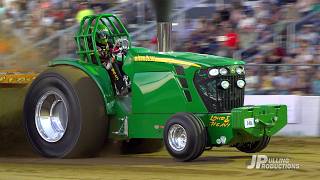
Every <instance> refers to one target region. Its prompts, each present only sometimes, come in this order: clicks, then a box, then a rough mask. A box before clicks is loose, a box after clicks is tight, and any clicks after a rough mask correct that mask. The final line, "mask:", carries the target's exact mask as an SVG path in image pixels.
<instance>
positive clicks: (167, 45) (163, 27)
mask: <svg viewBox="0 0 320 180" xmlns="http://www.w3.org/2000/svg"><path fill="white" fill-rule="evenodd" d="M152 3H153V6H154V8H155V10H156V16H157V38H158V51H159V52H168V51H171V50H172V40H171V33H172V22H171V17H170V13H171V5H172V0H152Z"/></svg>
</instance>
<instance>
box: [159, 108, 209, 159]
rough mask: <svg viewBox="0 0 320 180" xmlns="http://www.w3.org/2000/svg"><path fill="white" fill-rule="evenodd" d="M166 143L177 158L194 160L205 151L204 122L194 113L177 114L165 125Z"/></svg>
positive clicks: (205, 135)
mask: <svg viewBox="0 0 320 180" xmlns="http://www.w3.org/2000/svg"><path fill="white" fill-rule="evenodd" d="M164 143H165V146H166V148H167V150H168V152H169V153H170V154H171V156H173V157H174V158H175V159H176V160H178V161H191V160H194V159H196V158H198V157H199V156H200V155H201V154H202V153H203V151H204V150H205V147H206V144H207V133H206V129H205V127H204V124H203V123H202V121H201V120H200V119H198V118H197V117H196V116H195V115H193V114H190V113H178V114H175V115H173V116H172V117H171V118H170V119H169V120H168V121H167V123H166V125H165V128H164Z"/></svg>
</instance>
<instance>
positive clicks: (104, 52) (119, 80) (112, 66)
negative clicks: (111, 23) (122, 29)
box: [96, 24, 128, 96]
mask: <svg viewBox="0 0 320 180" xmlns="http://www.w3.org/2000/svg"><path fill="white" fill-rule="evenodd" d="M109 37H110V35H109V31H108V29H107V28H106V27H105V26H104V25H102V24H100V25H99V26H98V30H97V36H96V44H97V50H98V52H99V55H100V59H101V61H102V64H103V65H104V67H105V68H106V69H107V71H108V74H109V76H110V77H111V81H112V83H113V84H114V86H115V90H116V93H117V95H122V96H124V95H126V94H127V93H128V87H127V85H126V82H125V77H124V76H123V74H122V73H121V71H120V68H119V65H118V63H117V62H116V55H117V54H119V53H122V52H121V50H120V49H121V48H120V47H119V45H114V44H113V43H112V42H111V39H109Z"/></svg>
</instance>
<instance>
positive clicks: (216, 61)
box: [165, 52, 244, 67]
mask: <svg viewBox="0 0 320 180" xmlns="http://www.w3.org/2000/svg"><path fill="white" fill-rule="evenodd" d="M165 54H166V55H168V56H171V57H172V58H174V59H178V60H181V61H186V62H191V63H195V64H198V65H200V66H202V67H212V66H226V65H242V64H244V62H243V61H239V60H235V59H232V58H226V57H221V56H215V55H208V54H198V53H190V52H167V53H165Z"/></svg>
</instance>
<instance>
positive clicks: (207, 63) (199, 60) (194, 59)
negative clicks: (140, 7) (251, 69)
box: [130, 47, 245, 68]
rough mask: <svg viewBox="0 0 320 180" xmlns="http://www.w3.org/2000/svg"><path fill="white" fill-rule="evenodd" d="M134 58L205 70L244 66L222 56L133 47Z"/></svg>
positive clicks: (131, 50) (131, 51)
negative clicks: (192, 64)
mask: <svg viewBox="0 0 320 180" xmlns="http://www.w3.org/2000/svg"><path fill="white" fill-rule="evenodd" d="M130 53H132V55H133V56H150V57H157V58H170V59H174V60H179V61H184V62H187V63H195V64H197V65H199V66H201V67H203V68H205V67H213V66H228V65H243V64H245V63H244V62H243V61H239V60H235V59H232V58H226V57H221V56H214V55H207V54H197V53H191V52H164V53H159V52H155V51H151V50H149V49H146V48H140V47H133V48H131V49H130Z"/></svg>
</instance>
